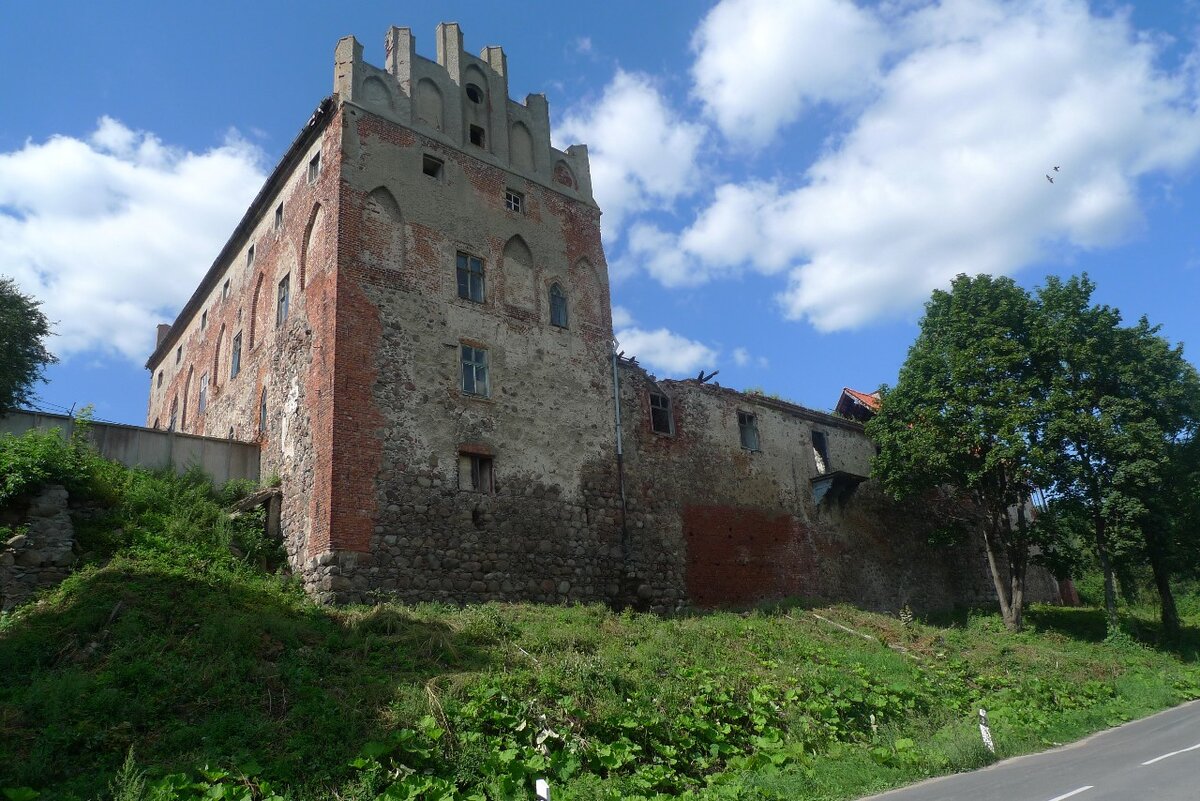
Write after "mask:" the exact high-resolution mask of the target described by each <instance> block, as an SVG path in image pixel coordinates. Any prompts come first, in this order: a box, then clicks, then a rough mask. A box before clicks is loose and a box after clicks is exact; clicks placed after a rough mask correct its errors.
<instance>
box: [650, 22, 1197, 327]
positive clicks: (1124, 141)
mask: <svg viewBox="0 0 1200 801" xmlns="http://www.w3.org/2000/svg"><path fill="white" fill-rule="evenodd" d="M881 24H883V23H882V22H881ZM887 24H889V25H891V26H892V33H893V35H894V37H895V38H896V40H897V41H899V42H903V43H904V47H905V49H904V50H903V51H901V52H898V53H897V54H896V55H895V58H894V61H893V62H892V63H891V65H890V68H889V69H888V70H887V71H886V73H885V74H883V75H881V76H880V77H879V79H878V88H877V95H876V96H875V97H874V99H873V100H872V101H871V102H870V103H869V104H868V105H866V106H865V107H864V108H863V110H862V112H861V114H860V115H859V116H858V117H857V118H856V119H855V120H854V122H853V124H852V125H851V127H850V130H849V131H848V132H847V133H846V134H845V135H844V137H842V138H841V139H840V140H838V141H837V142H836V143H835V144H834V146H833V147H832V148H831V149H830V150H828V151H827V152H825V153H824V154H823V155H822V156H821V157H819V158H818V159H817V161H816V162H814V163H813V164H812V165H811V167H810V168H809V170H808V172H807V175H806V176H805V177H806V182H805V183H804V185H802V186H799V187H795V188H786V187H783V186H781V185H779V184H778V183H764V182H746V183H743V184H728V185H725V186H721V187H718V188H717V189H716V190H715V192H714V195H713V197H712V199H711V202H710V203H709V205H708V206H707V208H705V209H704V210H703V211H702V212H701V213H699V214H698V215H697V217H696V219H695V220H694V222H693V223H692V224H691V225H690V226H688V227H687V228H686V229H685V230H684V231H682V232H681V233H679V234H670V233H665V232H663V231H661V230H659V229H658V228H655V227H652V226H649V225H647V224H645V223H638V224H636V225H634V226H633V227H632V228H631V235H630V243H629V244H630V251H631V254H632V255H633V256H634V257H636V258H637V259H638V260H640V262H641V264H642V267H643V269H645V270H646V271H648V272H649V273H650V274H651V275H653V276H654V277H656V278H657V279H658V280H659V281H660V282H662V283H663V284H664V285H666V286H693V285H697V284H700V283H704V282H706V281H709V280H712V279H714V278H719V277H723V276H728V275H732V274H737V273H738V272H741V271H743V270H753V271H757V272H761V273H765V274H774V273H778V272H781V271H784V270H786V271H787V272H788V286H787V289H786V291H784V292H783V293H782V294H781V295H780V297H779V301H780V303H781V306H782V308H783V310H784V312H785V314H787V315H788V316H789V317H792V318H797V319H798V318H806V319H808V320H810V321H811V322H812V323H813V324H814V325H815V326H816V327H817V328H819V329H822V330H834V329H842V328H850V327H855V326H859V325H862V324H864V323H866V322H868V321H871V320H874V319H878V318H881V317H888V316H896V315H900V314H904V313H908V312H910V311H911V310H913V309H915V308H917V307H919V304H920V303H921V301H923V300H924V299H925V298H927V297H928V295H929V292H930V290H932V289H933V288H935V287H938V286H944V285H946V283H947V282H948V281H949V280H950V279H951V278H952V277H953V276H954V275H955V274H957V273H959V272H967V273H981V272H988V273H993V274H1011V273H1013V272H1015V271H1017V270H1019V269H1020V268H1022V267H1024V266H1026V265H1028V264H1030V263H1033V262H1035V261H1038V260H1041V259H1046V258H1054V257H1055V256H1057V255H1058V254H1062V253H1064V252H1066V253H1070V252H1071V251H1072V250H1077V249H1089V248H1098V247H1105V246H1109V245H1112V244H1114V243H1116V242H1119V241H1121V240H1122V239H1123V238H1126V237H1128V235H1129V234H1130V233H1131V232H1132V231H1134V230H1136V229H1137V227H1138V226H1139V224H1140V222H1141V216H1140V210H1139V200H1138V182H1139V180H1140V179H1142V178H1143V177H1144V176H1146V175H1148V174H1150V173H1156V172H1171V171H1175V170H1180V169H1183V168H1185V167H1187V166H1189V165H1191V164H1194V163H1195V161H1196V158H1197V155H1198V154H1200V115H1198V114H1197V110H1196V109H1197V97H1196V84H1195V83H1194V82H1193V80H1192V76H1191V75H1190V74H1188V73H1186V71H1184V72H1177V73H1169V72H1165V71H1164V70H1163V69H1162V68H1160V67H1159V66H1158V57H1159V50H1158V44H1157V43H1156V42H1155V41H1154V40H1153V39H1152V38H1150V37H1147V36H1144V35H1142V34H1140V33H1139V32H1137V31H1135V30H1134V29H1133V28H1132V27H1131V25H1130V21H1129V19H1128V16H1127V15H1126V14H1116V15H1113V16H1108V17H1104V16H1096V15H1093V14H1092V13H1091V12H1090V10H1089V8H1088V6H1087V4H1086V3H1084V2H1082V0H1040V1H1039V2H1034V0H1028V1H1027V2H1012V3H1009V2H999V1H998V0H945V2H943V3H940V4H937V5H927V6H922V7H920V8H918V9H917V10H915V11H913V12H912V13H910V14H909V15H908V16H906V17H900V18H896V19H893V20H890V21H888V23H887ZM831 33H832V32H831ZM848 41H849V42H853V41H855V39H854V37H853V35H852V36H851V37H850V39H849V40H848ZM1189 63H1190V62H1189ZM1055 165H1061V167H1062V171H1061V172H1060V173H1057V174H1056V173H1053V172H1052V167H1053V166H1055ZM1047 172H1050V173H1051V174H1052V175H1054V176H1055V182H1054V183H1053V184H1050V183H1048V182H1047V181H1046V179H1045V178H1044V177H1043V176H1044V174H1045V173H1047Z"/></svg>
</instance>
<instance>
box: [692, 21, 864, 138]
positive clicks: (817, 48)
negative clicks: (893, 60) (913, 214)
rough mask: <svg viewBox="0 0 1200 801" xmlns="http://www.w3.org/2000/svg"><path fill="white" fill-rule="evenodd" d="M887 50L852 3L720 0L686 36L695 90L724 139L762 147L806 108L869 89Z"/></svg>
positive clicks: (839, 99)
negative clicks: (692, 58)
mask: <svg viewBox="0 0 1200 801" xmlns="http://www.w3.org/2000/svg"><path fill="white" fill-rule="evenodd" d="M886 44H887V37H886V35H885V29H884V26H883V24H882V23H881V22H880V21H879V20H878V19H877V18H876V17H875V16H874V15H872V14H871V13H869V12H867V11H865V10H863V9H860V8H858V7H857V6H856V5H855V4H854V3H853V2H850V0H804V2H784V3H780V2H778V0H724V1H723V2H721V3H718V4H717V5H716V6H715V7H713V9H712V10H711V11H710V12H709V13H708V15H707V16H706V17H705V18H704V20H703V21H702V22H701V23H700V26H699V27H698V28H697V30H696V33H695V34H694V36H693V38H692V49H693V50H694V51H695V53H696V60H695V63H694V64H693V66H692V79H693V82H694V90H693V91H694V94H695V96H696V97H697V98H698V99H699V100H700V101H701V102H702V103H703V104H704V107H705V110H706V111H707V113H708V115H709V116H710V117H711V118H712V119H713V120H715V121H716V124H717V125H718V126H719V127H720V129H721V131H722V133H724V134H725V136H726V137H728V138H730V139H733V140H736V141H738V142H744V143H749V144H752V145H761V144H763V143H765V142H766V141H768V140H769V139H771V137H772V136H774V135H775V133H776V131H777V130H778V129H779V128H780V126H782V125H784V124H786V123H788V122H790V121H792V120H793V119H795V118H796V117H797V116H799V115H800V114H801V113H802V112H803V109H804V107H805V106H806V105H811V104H815V103H821V102H843V101H847V100H851V99H854V98H857V97H860V96H862V95H863V94H864V93H866V92H867V91H869V90H870V88H871V85H872V83H873V81H874V80H875V78H876V76H877V73H878V64H879V60H880V58H881V57H882V55H883V53H884V51H885V49H886Z"/></svg>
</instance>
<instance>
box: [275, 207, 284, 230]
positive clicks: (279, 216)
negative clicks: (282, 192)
mask: <svg viewBox="0 0 1200 801" xmlns="http://www.w3.org/2000/svg"><path fill="white" fill-rule="evenodd" d="M281 228H283V204H282V203H280V204H279V205H278V206H276V207H275V230H276V231H278V230H279V229H281Z"/></svg>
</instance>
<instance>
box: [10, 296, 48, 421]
mask: <svg viewBox="0 0 1200 801" xmlns="http://www.w3.org/2000/svg"><path fill="white" fill-rule="evenodd" d="M40 305H41V304H39V303H38V301H36V300H34V299H33V298H31V297H28V296H27V295H23V294H21V292H20V291H19V290H18V289H17V285H16V282H15V281H13V280H12V279H11V278H7V277H3V276H0V414H3V413H4V412H6V411H8V410H10V409H15V408H16V407H18V406H22V405H24V404H27V403H28V402H29V400H30V392H31V390H32V387H33V384H34V383H35V382H36V381H38V380H45V379H43V378H42V369H43V368H44V367H45V366H46V365H47V364H52V363H54V362H55V361H57V359H55V358H54V355H53V354H51V353H50V351H48V350H46V344H45V340H46V337H48V336H49V335H50V324H49V323H48V322H47V321H46V315H44V314H42V310H41V309H40V308H39V306H40Z"/></svg>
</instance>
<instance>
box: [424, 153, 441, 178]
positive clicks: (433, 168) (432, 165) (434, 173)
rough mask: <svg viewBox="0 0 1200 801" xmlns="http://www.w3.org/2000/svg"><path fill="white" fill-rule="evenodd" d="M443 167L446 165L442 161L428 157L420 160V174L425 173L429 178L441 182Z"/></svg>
mask: <svg viewBox="0 0 1200 801" xmlns="http://www.w3.org/2000/svg"><path fill="white" fill-rule="evenodd" d="M445 166H446V163H445V162H444V161H442V160H441V159H439V158H434V157H433V156H430V155H426V156H425V157H424V158H423V159H421V172H423V173H425V174H426V175H428V176H429V177H430V178H436V179H438V180H439V181H440V180H442V169H443V168H444V167H445Z"/></svg>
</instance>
